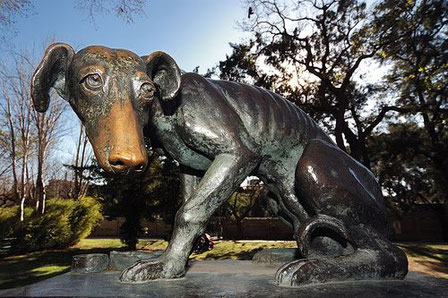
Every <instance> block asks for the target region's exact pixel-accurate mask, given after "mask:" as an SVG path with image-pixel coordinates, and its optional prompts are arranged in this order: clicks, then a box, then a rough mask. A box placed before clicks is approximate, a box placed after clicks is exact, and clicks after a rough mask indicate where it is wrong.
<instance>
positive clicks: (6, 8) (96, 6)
mask: <svg viewBox="0 0 448 298" xmlns="http://www.w3.org/2000/svg"><path fill="white" fill-rule="evenodd" d="M74 6H75V8H77V9H79V10H81V11H83V12H84V13H85V14H86V15H87V18H88V20H89V21H90V22H91V23H92V24H94V25H95V17H96V16H97V15H98V14H109V13H114V14H115V15H116V16H117V17H119V18H122V19H123V20H124V21H125V22H126V23H128V24H129V23H132V22H133V21H134V17H135V16H142V15H145V6H146V0H77V1H75V5H74ZM35 13H36V12H35V10H34V6H33V4H32V1H31V0H2V1H0V32H1V34H0V39H2V41H6V40H7V38H8V36H9V35H10V34H11V33H12V34H15V33H16V31H17V30H16V28H15V24H16V23H17V21H18V20H20V18H26V17H28V16H30V15H33V14H35Z"/></svg>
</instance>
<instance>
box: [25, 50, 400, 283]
mask: <svg viewBox="0 0 448 298" xmlns="http://www.w3.org/2000/svg"><path fill="white" fill-rule="evenodd" d="M31 85H32V96H33V100H34V106H35V108H36V110H38V111H40V112H44V111H45V110H46V109H47V108H48V105H49V95H48V93H49V90H50V88H51V87H52V88H54V89H56V91H57V92H58V94H59V95H60V96H61V97H63V98H64V99H66V100H67V101H68V102H69V103H70V105H71V106H72V107H73V109H74V111H75V112H76V113H77V115H78V116H79V118H80V119H81V120H82V122H83V124H84V125H85V127H86V130H87V134H88V137H89V139H90V142H91V143H92V146H93V149H94V152H95V155H96V158H97V160H98V162H99V164H100V165H101V167H103V168H104V169H105V170H106V171H109V172H113V173H117V174H128V173H131V172H142V171H144V170H145V167H146V164H147V152H146V148H145V146H152V147H159V148H162V149H163V150H164V151H165V152H166V154H168V155H170V156H171V157H172V158H174V159H176V160H177V161H178V162H179V164H180V166H181V172H182V174H181V185H182V190H183V197H184V202H183V205H182V207H181V208H180V209H179V211H178V212H177V214H176V220H175V226H174V232H173V235H172V238H171V241H170V244H169V246H168V248H167V249H166V251H165V252H164V254H163V255H162V256H161V257H160V258H159V259H157V260H156V261H141V262H138V263H136V264H135V265H133V266H132V267H130V268H128V269H126V270H125V271H123V272H122V274H121V277H120V279H121V281H124V282H143V281H147V280H152V279H160V278H176V277H181V276H183V275H184V274H185V266H186V263H187V261H188V257H189V254H190V251H191V248H192V246H193V244H194V241H195V239H196V238H197V237H198V236H199V235H201V234H202V233H203V232H204V230H205V227H206V225H207V222H208V220H209V218H210V216H212V215H213V213H214V212H215V210H216V209H217V208H218V207H219V206H221V205H222V204H223V203H224V202H225V201H226V200H227V199H228V198H229V197H230V195H231V194H232V192H233V191H235V189H236V188H237V187H238V186H239V185H240V184H241V183H242V182H243V180H244V179H245V178H246V177H247V176H249V175H256V176H258V177H260V179H262V181H263V182H264V183H265V185H266V187H267V188H268V189H269V190H270V191H271V192H272V193H273V194H275V195H274V196H272V198H270V205H271V206H272V209H273V210H274V211H275V212H276V213H277V214H278V215H279V216H281V217H282V218H283V219H285V220H286V221H287V222H289V223H290V225H291V226H292V227H293V229H294V236H295V238H296V240H297V244H298V247H299V251H300V253H301V255H302V257H303V258H302V259H298V260H296V261H293V262H291V263H288V264H285V265H283V266H282V267H281V268H280V269H279V270H278V271H277V274H276V282H277V283H278V284H281V285H303V284H307V283H317V282H327V281H344V280H354V279H395V278H397V279H399V278H403V277H404V276H405V275H406V273H407V259H406V256H405V255H404V253H403V252H402V251H401V250H400V249H398V248H397V247H395V246H394V245H393V244H392V243H391V242H389V240H388V238H387V237H388V236H389V234H390V227H389V224H388V221H387V219H386V215H385V207H384V202H383V197H382V194H381V189H380V187H379V185H378V183H377V182H376V180H375V178H374V177H373V174H372V173H371V172H370V171H369V170H367V169H366V168H365V167H364V166H362V165H361V164H360V163H358V162H356V161H355V160H354V159H352V158H351V157H350V156H349V155H347V154H346V153H344V152H343V151H342V150H340V149H339V148H338V147H337V146H336V145H335V144H334V143H333V142H332V140H331V139H330V138H329V137H328V136H327V135H326V134H325V133H324V132H323V131H322V130H321V129H320V128H319V127H318V126H317V124H316V123H315V122H314V121H313V120H312V119H311V118H310V117H309V116H308V115H307V114H305V113H304V112H303V111H302V110H301V109H300V108H298V107H297V106H295V105H293V104H292V103H290V102H288V101H286V100H285V99H283V98H282V97H280V96H278V95H276V94H274V93H272V92H269V91H267V90H264V89H261V88H258V87H254V86H248V85H244V84H239V83H234V82H226V81H218V80H208V79H205V78H203V77H201V76H199V75H197V74H193V73H187V74H184V75H181V72H180V69H179V67H178V66H177V64H176V62H175V61H174V60H173V58H171V57H170V56H168V55H167V54H165V53H162V52H155V53H153V54H151V55H149V56H144V57H139V56H137V55H136V54H134V53H132V52H130V51H127V50H117V49H109V48H106V47H101V46H91V47H87V48H85V49H83V50H81V51H79V52H77V53H76V54H75V53H74V51H73V49H72V47H71V46H69V45H67V44H62V43H57V44H53V45H51V46H50V47H49V48H48V49H47V51H46V53H45V57H44V58H43V60H42V62H41V63H40V64H39V66H38V67H37V69H36V71H35V73H34V76H33V79H32V84H31ZM145 142H146V144H145ZM149 142H150V144H149Z"/></svg>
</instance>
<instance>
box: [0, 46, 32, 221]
mask: <svg viewBox="0 0 448 298" xmlns="http://www.w3.org/2000/svg"><path fill="white" fill-rule="evenodd" d="M31 71H32V70H31V67H30V65H29V61H28V60H27V59H26V58H25V56H24V55H22V56H20V57H14V59H13V63H12V67H10V68H8V67H7V66H4V67H3V68H2V70H1V74H0V75H1V91H2V95H3V100H2V101H1V102H0V107H1V110H2V112H3V114H4V117H5V119H6V121H7V127H6V130H5V131H6V135H7V136H8V138H9V148H10V151H9V159H10V163H11V170H12V176H13V192H14V198H15V200H16V201H17V202H20V219H21V220H22V221H23V219H24V209H25V200H26V197H27V193H28V188H29V187H30V185H29V184H28V181H29V166H30V165H29V156H30V154H31V151H32V138H31V130H32V126H31V122H32V121H31V120H32V119H31V118H32V109H33V107H32V103H31V96H30V90H29V89H30V88H29V82H30V76H31Z"/></svg>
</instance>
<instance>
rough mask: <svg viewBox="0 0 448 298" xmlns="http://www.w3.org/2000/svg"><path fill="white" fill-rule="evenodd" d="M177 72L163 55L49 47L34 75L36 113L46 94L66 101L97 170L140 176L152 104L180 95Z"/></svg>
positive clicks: (43, 108) (43, 105) (60, 45)
mask: <svg viewBox="0 0 448 298" xmlns="http://www.w3.org/2000/svg"><path fill="white" fill-rule="evenodd" d="M180 76H181V75H180V69H179V67H178V66H177V64H176V62H175V61H174V60H173V58H171V57H170V56H168V55H167V54H165V53H163V52H155V53H153V54H151V55H149V56H144V57H139V56H137V55H136V54H134V53H133V52H130V51H127V50H121V49H110V48H106V47H102V46H90V47H87V48H84V49H82V50H80V51H79V52H77V53H76V54H75V53H74V51H73V49H72V47H71V46H69V45H67V44H63V43H55V44H52V45H50V46H49V47H48V48H47V50H46V52H45V56H44V58H43V59H42V61H41V63H40V64H39V66H38V67H37V69H36V70H35V72H34V75H33V78H32V82H31V94H32V97H33V102H34V107H35V109H36V110H37V111H39V112H45V111H46V110H47V108H48V105H49V99H50V97H49V91H50V88H51V87H52V88H54V89H55V90H56V91H57V93H58V94H59V95H60V96H61V97H62V98H64V99H66V100H67V101H68V102H69V103H70V105H71V106H72V108H73V110H74V111H75V112H76V114H77V115H78V117H79V118H80V119H81V121H82V123H83V124H84V126H85V127H86V131H87V135H88V137H89V140H90V142H91V144H92V147H93V150H94V153H95V156H96V158H97V160H98V162H99V164H100V166H101V167H102V168H103V169H105V170H106V171H108V172H114V173H121V174H127V173H131V172H142V171H144V170H145V168H146V166H147V152H146V148H145V144H144V139H143V127H144V126H145V124H146V123H147V121H148V114H149V110H150V109H151V105H152V102H153V101H154V100H156V99H159V100H171V99H173V98H175V97H176V95H177V93H178V92H179V89H180Z"/></svg>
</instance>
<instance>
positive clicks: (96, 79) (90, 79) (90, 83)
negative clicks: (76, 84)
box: [83, 73, 103, 90]
mask: <svg viewBox="0 0 448 298" xmlns="http://www.w3.org/2000/svg"><path fill="white" fill-rule="evenodd" d="M83 83H84V85H85V86H86V88H87V89H90V90H98V89H99V88H101V86H102V85H103V82H102V80H101V76H100V75H99V74H96V73H94V74H89V75H88V76H86V77H85V78H84V80H83Z"/></svg>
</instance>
